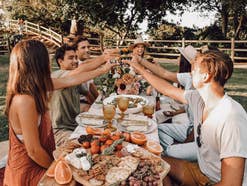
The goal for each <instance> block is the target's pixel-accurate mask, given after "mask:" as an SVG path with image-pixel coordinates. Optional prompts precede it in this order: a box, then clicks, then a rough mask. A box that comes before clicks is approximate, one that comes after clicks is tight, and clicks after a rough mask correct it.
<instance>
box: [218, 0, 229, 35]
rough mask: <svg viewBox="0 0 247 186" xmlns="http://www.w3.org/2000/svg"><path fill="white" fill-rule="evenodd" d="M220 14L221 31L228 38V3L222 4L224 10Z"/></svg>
mask: <svg viewBox="0 0 247 186" xmlns="http://www.w3.org/2000/svg"><path fill="white" fill-rule="evenodd" d="M220 14H221V31H222V33H223V35H224V37H226V34H227V27H228V16H229V5H228V4H227V3H224V2H222V8H221V11H220Z"/></svg>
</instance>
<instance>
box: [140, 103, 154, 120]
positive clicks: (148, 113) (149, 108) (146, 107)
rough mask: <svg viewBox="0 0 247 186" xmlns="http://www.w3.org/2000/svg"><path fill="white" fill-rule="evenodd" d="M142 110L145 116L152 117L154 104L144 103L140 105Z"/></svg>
mask: <svg viewBox="0 0 247 186" xmlns="http://www.w3.org/2000/svg"><path fill="white" fill-rule="evenodd" d="M142 112H143V114H144V115H145V116H147V117H149V118H153V113H154V105H152V104H149V105H144V106H143V107H142Z"/></svg>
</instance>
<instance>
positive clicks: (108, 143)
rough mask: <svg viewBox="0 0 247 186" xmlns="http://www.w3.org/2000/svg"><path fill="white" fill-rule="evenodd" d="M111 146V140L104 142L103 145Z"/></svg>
mask: <svg viewBox="0 0 247 186" xmlns="http://www.w3.org/2000/svg"><path fill="white" fill-rule="evenodd" d="M111 144H113V140H110V139H109V140H107V141H106V142H105V145H111Z"/></svg>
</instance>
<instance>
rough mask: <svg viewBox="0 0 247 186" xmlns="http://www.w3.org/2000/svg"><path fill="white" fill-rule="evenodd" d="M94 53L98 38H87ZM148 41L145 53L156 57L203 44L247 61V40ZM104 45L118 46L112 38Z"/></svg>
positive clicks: (131, 41) (97, 46) (168, 55)
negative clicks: (180, 48) (148, 44)
mask: <svg viewBox="0 0 247 186" xmlns="http://www.w3.org/2000/svg"><path fill="white" fill-rule="evenodd" d="M89 41H90V43H93V44H92V45H91V46H92V47H93V48H94V53H96V54H97V53H98V54H100V53H101V52H100V40H99V39H98V38H89ZM145 41H146V42H148V43H150V47H149V48H148V49H147V54H148V55H151V56H153V57H156V58H166V57H167V58H176V57H178V56H179V52H178V50H177V49H178V47H186V46H187V45H192V46H193V47H195V48H196V49H197V50H199V49H200V48H201V47H202V46H203V45H214V46H216V47H218V48H219V49H220V50H222V51H224V52H226V53H228V54H229V55H230V57H231V58H232V60H233V61H235V60H242V61H246V62H247V40H234V39H233V38H232V39H231V40H185V39H181V40H145ZM103 42H104V46H111V47H118V46H117V43H118V42H117V41H115V40H112V39H105V40H103ZM133 42H134V40H132V39H126V40H124V42H123V43H124V45H122V46H119V48H126V47H128V46H129V45H130V44H132V43H133Z"/></svg>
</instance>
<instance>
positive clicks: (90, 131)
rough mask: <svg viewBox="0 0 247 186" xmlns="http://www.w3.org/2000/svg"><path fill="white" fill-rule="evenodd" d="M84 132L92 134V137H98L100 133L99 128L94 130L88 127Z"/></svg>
mask: <svg viewBox="0 0 247 186" xmlns="http://www.w3.org/2000/svg"><path fill="white" fill-rule="evenodd" d="M86 132H87V133H88V134H92V135H100V134H101V133H102V131H101V129H100V128H94V127H90V126H87V127H86Z"/></svg>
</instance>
